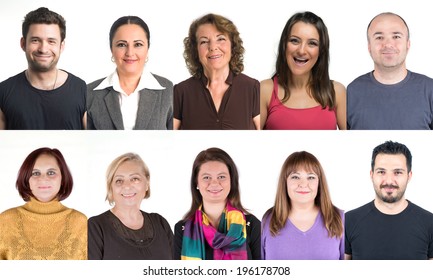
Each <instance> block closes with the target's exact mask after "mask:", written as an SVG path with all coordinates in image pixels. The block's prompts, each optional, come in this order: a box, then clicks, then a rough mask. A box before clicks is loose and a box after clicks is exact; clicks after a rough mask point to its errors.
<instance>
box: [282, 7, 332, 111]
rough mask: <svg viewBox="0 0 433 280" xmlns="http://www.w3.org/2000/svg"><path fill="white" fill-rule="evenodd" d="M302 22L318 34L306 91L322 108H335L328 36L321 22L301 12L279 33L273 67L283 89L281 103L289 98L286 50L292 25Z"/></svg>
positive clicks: (288, 69) (288, 71) (289, 79)
mask: <svg viewBox="0 0 433 280" xmlns="http://www.w3.org/2000/svg"><path fill="white" fill-rule="evenodd" d="M298 22H304V23H307V24H311V25H313V26H314V27H315V28H316V30H317V32H318V33H319V58H318V59H317V62H316V64H315V65H314V66H313V68H312V69H311V75H310V78H309V81H308V90H309V92H310V94H311V96H312V97H313V98H314V100H316V101H317V102H318V103H320V105H321V106H322V108H323V109H324V108H325V107H326V106H328V107H329V109H334V108H335V105H336V104H335V90H334V85H333V83H332V81H331V80H330V78H329V35H328V29H327V28H326V25H325V23H324V22H323V20H322V19H321V18H320V17H318V16H317V15H315V14H314V13H312V12H302V13H296V14H294V15H293V16H292V17H291V18H290V19H289V20H288V21H287V23H286V26H285V27H284V29H283V32H282V33H281V38H280V42H279V45H278V55H277V61H276V65H275V74H274V76H273V77H275V76H278V83H279V84H280V85H281V86H282V87H283V88H284V97H283V99H282V100H281V102H283V103H284V102H286V101H287V100H288V99H289V98H290V90H289V87H290V86H291V84H292V72H291V71H290V68H289V66H288V64H287V57H286V49H287V42H288V41H289V39H290V34H291V32H292V28H293V25H295V24H296V23H298Z"/></svg>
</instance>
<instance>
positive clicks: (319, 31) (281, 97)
mask: <svg viewBox="0 0 433 280" xmlns="http://www.w3.org/2000/svg"><path fill="white" fill-rule="evenodd" d="M328 68H329V36H328V30H327V28H326V26H325V24H324V22H323V21H322V19H321V18H320V17H318V16H317V15H315V14H314V13H311V12H302V13H296V14H294V15H293V16H292V17H291V18H290V19H289V20H288V21H287V23H286V26H285V27H284V30H283V32H282V34H281V39H280V42H279V47H278V56H277V61H276V70H275V74H274V75H273V77H272V79H267V80H264V81H262V82H261V83H260V116H261V120H260V121H261V124H260V125H261V128H262V129H298V130H305V129H313V130H325V129H346V89H345V87H344V86H343V85H342V84H341V83H339V82H336V81H332V80H330V78H329V70H328Z"/></svg>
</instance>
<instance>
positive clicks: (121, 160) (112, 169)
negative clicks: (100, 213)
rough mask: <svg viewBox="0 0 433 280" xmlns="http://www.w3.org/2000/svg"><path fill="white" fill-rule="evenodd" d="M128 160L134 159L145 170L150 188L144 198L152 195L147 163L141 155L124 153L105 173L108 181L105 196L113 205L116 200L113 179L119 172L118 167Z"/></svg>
mask: <svg viewBox="0 0 433 280" xmlns="http://www.w3.org/2000/svg"><path fill="white" fill-rule="evenodd" d="M127 161H133V162H135V163H137V164H138V165H139V166H140V167H141V171H142V172H143V174H144V176H145V177H146V179H147V183H148V188H147V192H146V194H145V196H144V198H148V197H150V172H149V168H148V167H147V165H146V163H144V161H143V160H142V159H141V157H140V156H139V155H137V154H134V153H126V154H123V155H120V156H118V157H117V158H115V159H114V160H113V161H112V162H111V163H110V165H109V166H108V168H107V172H106V174H105V178H106V182H107V195H106V197H105V200H107V201H108V203H109V204H110V205H111V206H113V205H114V200H113V179H114V175H115V174H116V172H117V169H119V166H120V165H122V164H123V163H125V162H127Z"/></svg>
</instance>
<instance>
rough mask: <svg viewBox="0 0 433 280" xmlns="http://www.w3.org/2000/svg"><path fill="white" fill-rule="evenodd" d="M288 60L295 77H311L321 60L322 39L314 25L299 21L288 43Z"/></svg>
mask: <svg viewBox="0 0 433 280" xmlns="http://www.w3.org/2000/svg"><path fill="white" fill-rule="evenodd" d="M286 44H287V45H286V59H287V64H288V67H289V68H290V71H291V72H292V74H293V75H295V76H298V75H309V74H310V72H311V69H312V68H313V66H314V65H315V64H316V62H317V60H318V58H319V51H320V50H319V46H320V37H319V33H318V32H317V29H316V27H315V26H314V25H312V24H309V23H304V22H302V21H299V22H297V23H295V24H294V25H293V26H292V29H291V31H290V36H289V38H288V40H287V43H286Z"/></svg>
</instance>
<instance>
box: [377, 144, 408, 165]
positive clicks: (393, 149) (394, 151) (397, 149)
mask: <svg viewBox="0 0 433 280" xmlns="http://www.w3.org/2000/svg"><path fill="white" fill-rule="evenodd" d="M378 154H385V155H400V154H401V155H404V157H405V158H406V167H407V172H410V171H412V154H411V152H410V150H409V148H408V147H406V145H404V144H401V143H398V142H393V141H386V142H385V143H383V144H380V145H379V146H377V147H375V148H374V149H373V154H372V156H371V171H374V164H375V161H376V157H377V155H378Z"/></svg>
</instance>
